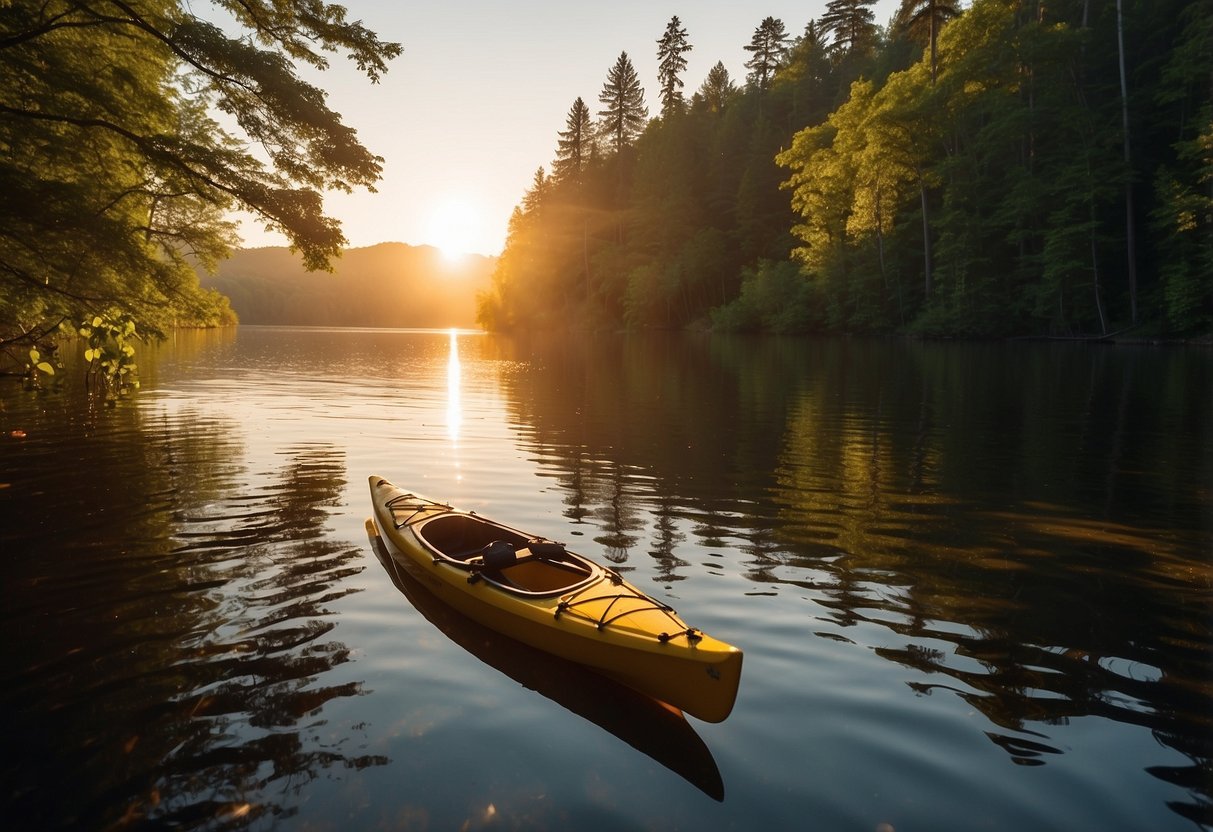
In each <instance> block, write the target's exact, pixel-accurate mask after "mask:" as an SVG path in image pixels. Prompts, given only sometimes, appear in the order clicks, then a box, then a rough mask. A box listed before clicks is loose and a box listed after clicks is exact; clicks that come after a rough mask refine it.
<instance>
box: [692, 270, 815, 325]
mask: <svg viewBox="0 0 1213 832" xmlns="http://www.w3.org/2000/svg"><path fill="white" fill-rule="evenodd" d="M819 300H820V296H819V294H818V293H817V292H815V291H814V289H813V285H812V284H811V283H809V282H808V281H807V280H805V276H804V274H803V273H802V272H801V271H800V269H799V268H798V267H797V266H796V265H795V264H794V263H788V262H782V263H774V262H771V261H763V262H761V263H759V264H758V265H757V266H756V267H754V268H752V269H747V270H746V271H745V274H744V276H743V278H742V283H741V294H740V296H738V298H737V299H736V300H734V301H732V302H731V303H729V304H726V305H724V306H721V307H719V308H717V309H715V310H713V312H712V326H713V327H714V328H716V329H719V330H721V331H724V332H758V331H765V332H775V333H780V334H789V335H790V334H798V333H805V332H811V331H814V330H819V329H821V327H822V324H823V322H824V321H823V315H822V312H821V309H820V303H819Z"/></svg>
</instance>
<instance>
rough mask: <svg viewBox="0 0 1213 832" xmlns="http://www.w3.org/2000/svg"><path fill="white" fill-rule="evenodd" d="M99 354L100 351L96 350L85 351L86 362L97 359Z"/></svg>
mask: <svg viewBox="0 0 1213 832" xmlns="http://www.w3.org/2000/svg"><path fill="white" fill-rule="evenodd" d="M98 352H99V350H95V349H92V348H89V349H87V350H85V351H84V360H85V361H92V360H93V359H94V358H96V357H97V353H98Z"/></svg>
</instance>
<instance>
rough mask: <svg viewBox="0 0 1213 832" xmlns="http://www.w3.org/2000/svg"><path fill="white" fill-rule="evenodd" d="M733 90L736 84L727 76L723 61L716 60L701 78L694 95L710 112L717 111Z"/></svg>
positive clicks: (723, 106) (735, 89)
mask: <svg viewBox="0 0 1213 832" xmlns="http://www.w3.org/2000/svg"><path fill="white" fill-rule="evenodd" d="M735 92H737V85H736V84H734V83H733V79H731V78H730V77H729V71H728V69H726V68H725V65H724V61H717V62H716V66H714V67H712V68H711V69H710V70H708V77H707V78H705V79H704V80H703V84H701V85H700V87H699V91H698V92H696V93H695V97H696V99H698V100H700V101H702V102H703V103H704V104H705V105H706V106H707V108H708V110H709V111H710V112H713V113H719V112H720V111H721V110H723V109H724V108H725V105H726V104H728V103H729V99H730V98H732V97H733V94H734V93H735Z"/></svg>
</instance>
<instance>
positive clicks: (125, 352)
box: [78, 315, 140, 399]
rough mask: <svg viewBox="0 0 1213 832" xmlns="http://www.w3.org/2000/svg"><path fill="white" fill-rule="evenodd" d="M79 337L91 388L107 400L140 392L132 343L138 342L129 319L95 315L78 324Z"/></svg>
mask: <svg viewBox="0 0 1213 832" xmlns="http://www.w3.org/2000/svg"><path fill="white" fill-rule="evenodd" d="M78 334H79V336H80V337H81V338H82V339H83V340H84V344H85V349H84V360H85V361H86V362H87V364H88V370H87V372H86V378H87V381H88V384H89V385H90V389H92V390H93V391H95V392H97V393H99V394H101V395H103V396H104V397H105V398H106V399H113V398H116V397H118V396H124V395H126V394H127V393H129V392H131V391H133V390H137V389H139V379H138V378H136V376H137V374H138V370H139V368H138V366H137V365H136V364H135V342H136V341H138V340H140V339H139V336H138V332H137V327H136V326H135V322H134V321H133V320H132V319H131V318H129V317H127V318H120V319H113V318H108V317H103V316H101V315H94V316H93V317H92V318H90V319H89V320H87V321H84V322H83V323H81V324H80V328H79V330H78Z"/></svg>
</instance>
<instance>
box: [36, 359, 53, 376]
mask: <svg viewBox="0 0 1213 832" xmlns="http://www.w3.org/2000/svg"><path fill="white" fill-rule="evenodd" d="M38 369H39V370H41V371H42V372H44V373H46V374H47V375H48V376H53V375H54V374H55V368H54V367H52V366H51V365H50V364H48V363H46V362H45V361H39V362H38Z"/></svg>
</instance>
